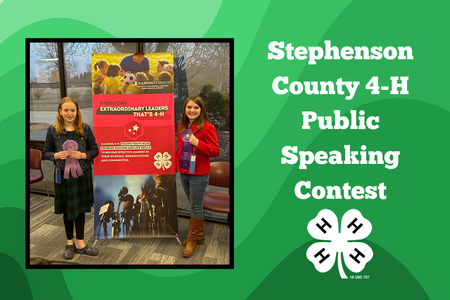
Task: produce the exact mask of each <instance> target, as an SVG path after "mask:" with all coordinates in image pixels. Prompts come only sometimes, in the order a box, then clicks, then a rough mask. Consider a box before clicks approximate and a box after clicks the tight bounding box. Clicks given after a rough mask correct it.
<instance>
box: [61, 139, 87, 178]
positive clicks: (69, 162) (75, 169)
mask: <svg viewBox="0 0 450 300" xmlns="http://www.w3.org/2000/svg"><path fill="white" fill-rule="evenodd" d="M62 147H63V150H64V151H77V150H78V143H77V142H75V141H74V140H67V141H65V142H64V144H63V146H62ZM69 172H71V173H72V177H73V178H78V176H81V175H83V170H81V167H80V162H79V161H78V159H75V158H72V157H70V156H68V157H67V158H66V167H65V169H64V179H69V178H70V176H69ZM77 173H78V175H77Z"/></svg>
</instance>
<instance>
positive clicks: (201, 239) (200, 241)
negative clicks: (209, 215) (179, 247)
mask: <svg viewBox="0 0 450 300" xmlns="http://www.w3.org/2000/svg"><path fill="white" fill-rule="evenodd" d="M201 225H202V226H201V227H200V231H199V232H198V238H197V244H204V243H205V212H203V219H202V223H201ZM186 243H187V239H185V240H184V241H183V245H185V246H186Z"/></svg>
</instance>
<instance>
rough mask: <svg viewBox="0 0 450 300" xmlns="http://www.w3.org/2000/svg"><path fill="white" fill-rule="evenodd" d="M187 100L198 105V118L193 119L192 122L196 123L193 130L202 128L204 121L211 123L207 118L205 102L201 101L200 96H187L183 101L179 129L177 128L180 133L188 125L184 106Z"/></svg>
mask: <svg viewBox="0 0 450 300" xmlns="http://www.w3.org/2000/svg"><path fill="white" fill-rule="evenodd" d="M189 101H192V102H194V103H195V104H197V105H198V106H200V116H198V118H197V119H196V120H195V121H194V123H196V124H197V130H196V131H195V132H197V131H199V130H200V129H202V127H203V126H205V124H206V122H210V123H211V121H210V120H209V118H208V115H207V114H206V108H205V103H204V102H203V100H202V98H200V97H199V96H191V97H189V98H187V99H186V101H185V102H184V106H183V115H182V117H181V125H180V129H179V130H178V134H181V133H182V132H183V131H184V130H185V129H186V128H188V127H189V118H188V117H187V115H186V106H187V104H188V103H189Z"/></svg>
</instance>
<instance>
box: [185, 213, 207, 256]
mask: <svg viewBox="0 0 450 300" xmlns="http://www.w3.org/2000/svg"><path fill="white" fill-rule="evenodd" d="M203 220H204V219H203ZM201 223H202V219H196V218H194V217H193V216H191V221H190V223H189V233H188V238H187V242H186V247H184V251H183V256H184V257H191V256H192V254H194V250H195V246H197V239H198V233H199V231H200V227H201V226H202V225H201Z"/></svg>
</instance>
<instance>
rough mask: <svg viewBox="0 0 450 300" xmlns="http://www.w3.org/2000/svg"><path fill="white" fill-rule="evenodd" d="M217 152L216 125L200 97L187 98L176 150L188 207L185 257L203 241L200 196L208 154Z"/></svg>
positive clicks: (206, 177) (207, 175)
mask: <svg viewBox="0 0 450 300" xmlns="http://www.w3.org/2000/svg"><path fill="white" fill-rule="evenodd" d="M219 153H220V148H219V142H218V140H217V133H216V129H215V128H214V125H212V124H211V122H210V121H209V119H208V116H207V114H206V109H205V104H204V103H203V100H202V98H200V97H198V96H192V97H189V98H187V99H186V102H184V106H183V116H182V118H181V122H180V124H179V125H178V149H177V153H176V161H177V170H178V171H179V172H180V177H181V184H182V185H183V189H184V192H185V193H186V196H187V198H188V200H189V205H190V208H191V221H190V224H189V234H188V238H187V240H185V241H184V242H183V244H185V245H186V247H185V248H184V251H183V256H184V257H190V256H192V254H193V253H194V250H195V246H196V245H197V243H198V244H203V243H205V235H204V226H205V219H204V216H203V198H204V196H205V191H206V187H207V186H208V182H209V173H210V172H211V166H210V163H209V158H210V157H216V156H218V155H219Z"/></svg>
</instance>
